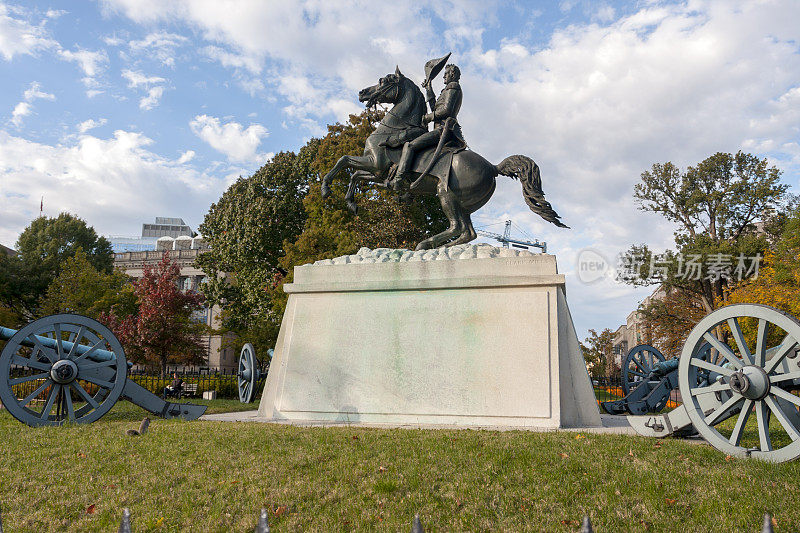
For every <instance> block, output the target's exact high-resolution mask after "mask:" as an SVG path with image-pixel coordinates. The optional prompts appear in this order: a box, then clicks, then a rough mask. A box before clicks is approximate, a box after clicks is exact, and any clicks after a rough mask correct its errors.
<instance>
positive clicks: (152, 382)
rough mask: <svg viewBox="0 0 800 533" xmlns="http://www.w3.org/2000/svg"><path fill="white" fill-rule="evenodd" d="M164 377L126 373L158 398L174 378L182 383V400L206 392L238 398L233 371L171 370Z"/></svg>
mask: <svg viewBox="0 0 800 533" xmlns="http://www.w3.org/2000/svg"><path fill="white" fill-rule="evenodd" d="M165 376H166V377H161V374H160V373H156V372H153V371H151V370H131V371H130V372H128V379H130V380H133V381H134V382H136V384H137V385H140V386H142V387H144V388H145V389H147V390H149V391H150V392H152V393H153V394H157V395H159V396H161V395H162V394H163V393H164V389H165V388H166V387H168V386H170V385H171V384H172V382H173V380H174V379H175V376H177V377H178V378H179V379H180V380H181V381H182V382H183V384H182V390H181V396H182V397H184V398H186V397H199V398H202V397H203V393H204V392H208V391H214V392H216V393H217V398H229V399H234V398H238V397H239V390H238V376H237V371H236V370H235V369H227V370H226V369H222V370H200V371H197V370H177V369H172V370H168V371H167V373H166V374H165ZM257 385H258V386H259V387H263V380H262V383H258V384H257ZM260 392H261V390H260V389H258V390H257V391H256V393H257V394H260ZM256 397H257V396H256Z"/></svg>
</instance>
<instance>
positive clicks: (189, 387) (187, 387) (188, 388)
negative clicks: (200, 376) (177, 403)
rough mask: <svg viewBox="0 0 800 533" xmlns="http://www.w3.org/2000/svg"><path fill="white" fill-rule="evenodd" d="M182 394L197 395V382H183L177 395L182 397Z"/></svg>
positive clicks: (187, 395)
mask: <svg viewBox="0 0 800 533" xmlns="http://www.w3.org/2000/svg"><path fill="white" fill-rule="evenodd" d="M184 396H186V397H190V396H197V383H184V384H183V388H182V389H181V392H180V394H179V397H181V398H183V397H184Z"/></svg>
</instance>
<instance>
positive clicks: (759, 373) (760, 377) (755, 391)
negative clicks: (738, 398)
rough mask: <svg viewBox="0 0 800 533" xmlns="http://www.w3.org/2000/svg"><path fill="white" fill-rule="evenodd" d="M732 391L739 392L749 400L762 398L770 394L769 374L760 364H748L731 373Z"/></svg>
mask: <svg viewBox="0 0 800 533" xmlns="http://www.w3.org/2000/svg"><path fill="white" fill-rule="evenodd" d="M729 384H730V387H731V391H733V392H737V393H739V394H741V395H742V396H744V397H745V398H747V399H748V400H760V399H762V398H765V397H766V396H767V395H768V394H769V389H770V385H769V376H767V373H766V372H764V369H763V368H761V367H760V366H755V365H748V366H745V367H743V368H742V369H741V370H739V371H737V372H734V373H733V374H731V377H730V378H729Z"/></svg>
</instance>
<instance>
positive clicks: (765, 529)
mask: <svg viewBox="0 0 800 533" xmlns="http://www.w3.org/2000/svg"><path fill="white" fill-rule="evenodd" d="M0 533H3V532H2V531H0ZM761 533H775V530H774V529H772V517H771V516H770V515H769V513H764V525H763V526H762V527H761Z"/></svg>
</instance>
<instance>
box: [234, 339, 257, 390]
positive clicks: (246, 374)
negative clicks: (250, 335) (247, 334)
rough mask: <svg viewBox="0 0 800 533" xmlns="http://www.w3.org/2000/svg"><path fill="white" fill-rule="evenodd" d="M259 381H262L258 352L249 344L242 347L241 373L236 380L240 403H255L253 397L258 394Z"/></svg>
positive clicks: (240, 358)
mask: <svg viewBox="0 0 800 533" xmlns="http://www.w3.org/2000/svg"><path fill="white" fill-rule="evenodd" d="M259 379H261V372H260V371H259V368H258V360H257V359H256V351H255V349H254V348H253V345H252V344H250V343H249V342H248V343H247V344H245V345H244V346H242V351H241V353H240V354H239V372H238V378H237V380H236V382H237V385H238V386H239V401H240V402H241V403H250V402H252V401H253V395H254V394H255V392H256V385H257V384H258V380H259Z"/></svg>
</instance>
